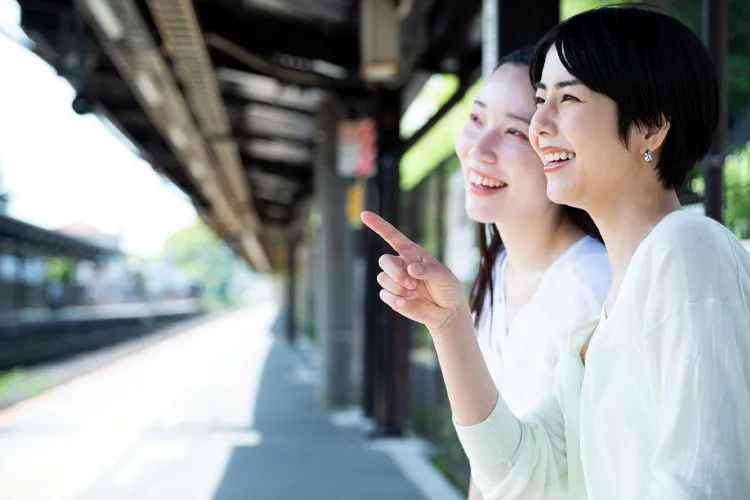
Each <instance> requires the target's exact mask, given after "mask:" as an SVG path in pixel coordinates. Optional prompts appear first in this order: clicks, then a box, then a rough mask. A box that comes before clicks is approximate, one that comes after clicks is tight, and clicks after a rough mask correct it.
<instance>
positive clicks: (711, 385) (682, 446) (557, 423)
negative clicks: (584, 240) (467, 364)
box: [456, 211, 750, 500]
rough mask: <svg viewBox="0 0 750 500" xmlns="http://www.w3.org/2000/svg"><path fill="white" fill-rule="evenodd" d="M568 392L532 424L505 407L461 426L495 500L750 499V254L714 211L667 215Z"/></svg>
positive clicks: (570, 357) (570, 356)
mask: <svg viewBox="0 0 750 500" xmlns="http://www.w3.org/2000/svg"><path fill="white" fill-rule="evenodd" d="M592 332H595V333H594V335H593V337H592V340H591V342H590V344H589V349H588V351H587V354H586V367H585V369H584V366H583V365H582V363H581V357H580V350H581V348H582V346H583V344H584V343H585V341H586V339H587V338H588V336H589V335H590V334H591V333H592ZM556 382H557V383H556V387H557V389H556V396H551V397H550V398H548V399H546V400H545V401H544V402H543V403H542V404H541V405H540V406H539V407H537V408H536V409H535V410H534V411H533V412H531V413H529V414H527V415H526V416H525V417H524V418H523V419H521V420H518V419H516V418H515V417H514V416H513V415H512V413H510V411H509V410H508V408H507V406H506V405H505V404H504V403H503V401H502V399H499V400H498V404H497V406H496V407H495V410H494V411H493V412H492V414H491V415H490V416H489V417H488V418H487V420H485V421H484V422H482V423H480V424H477V425H474V426H469V427H462V426H458V425H457V426H456V428H457V431H458V435H459V438H460V439H461V442H462V443H463V446H464V449H465V450H466V453H467V455H468V456H469V460H470V462H471V466H472V473H473V474H474V480H475V482H476V483H477V486H478V487H479V488H480V490H481V491H482V493H483V495H484V498H485V499H486V500H493V499H500V498H503V499H516V498H543V499H549V498H573V499H579V498H591V499H593V500H620V499H622V500H626V499H627V500H636V499H637V500H643V499H652V500H671V499H678V498H679V499H689V500H693V499H695V500H697V499H708V498H710V499H712V500H714V499H739V498H750V256H749V255H748V253H747V251H745V250H744V248H743V247H742V245H741V244H740V243H739V241H737V239H736V238H735V237H734V236H733V235H732V234H731V233H730V232H729V231H728V230H727V229H726V228H724V227H723V226H721V225H719V224H718V223H716V222H714V221H712V220H710V219H708V218H706V217H703V216H701V215H697V214H692V213H689V212H685V211H680V212H675V213H672V214H670V215H669V216H667V217H666V218H664V219H663V220H662V221H661V222H660V223H659V224H658V225H657V226H656V228H655V229H654V230H653V231H652V232H651V233H650V234H649V235H648V237H647V238H646V239H645V240H644V241H643V242H642V243H641V245H640V246H639V247H638V250H637V251H636V252H635V254H634V255H633V258H632V260H631V263H630V266H629V267H628V270H627V273H626V276H625V278H624V281H623V284H622V287H621V290H620V294H619V297H618V299H617V302H616V304H615V306H614V308H613V309H612V311H611V314H610V316H609V317H607V318H605V317H603V315H602V318H601V319H600V320H598V321H593V322H592V323H591V324H589V325H586V326H584V327H581V328H580V329H579V330H577V331H576V332H575V333H574V334H573V335H572V337H571V342H570V344H569V349H568V352H567V354H566V356H565V357H563V358H562V359H561V362H560V364H559V366H558V373H557V381H556Z"/></svg>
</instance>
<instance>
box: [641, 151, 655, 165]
mask: <svg viewBox="0 0 750 500" xmlns="http://www.w3.org/2000/svg"><path fill="white" fill-rule="evenodd" d="M643 159H644V160H646V162H647V163H651V162H652V161H654V157H653V156H651V151H649V150H648V149H647V150H646V154H644V155H643Z"/></svg>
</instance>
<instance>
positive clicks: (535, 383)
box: [477, 236, 612, 415]
mask: <svg viewBox="0 0 750 500" xmlns="http://www.w3.org/2000/svg"><path fill="white" fill-rule="evenodd" d="M507 262H508V260H507V258H506V254H505V253H504V252H503V253H501V254H500V255H499V256H498V259H497V263H496V265H495V269H494V272H493V274H494V276H493V278H494V279H493V281H494V286H493V288H494V293H493V294H492V308H490V307H489V304H490V300H489V299H490V297H489V293H488V294H487V297H486V300H485V307H484V309H483V312H482V317H481V318H480V322H479V324H478V325H477V340H478V341H479V347H480V348H481V350H482V355H483V357H484V361H485V363H486V364H487V368H489V371H490V374H491V375H492V378H493V380H494V381H495V385H496V386H497V389H498V391H500V393H501V394H502V395H503V399H505V402H506V403H507V404H508V406H509V407H510V409H511V411H513V413H515V414H516V415H521V414H523V413H525V412H527V411H529V410H532V409H533V408H535V407H536V406H537V404H539V402H541V401H542V400H543V399H544V398H545V397H547V396H549V395H550V394H551V393H552V392H553V391H554V387H555V367H556V365H557V362H558V360H559V359H560V355H561V353H562V352H563V351H564V349H565V348H566V347H567V345H568V339H569V337H570V334H571V333H572V332H573V330H575V328H576V327H578V326H579V325H581V324H582V323H585V322H587V321H591V320H592V319H595V318H596V317H597V316H598V315H599V312H600V311H601V309H602V305H603V304H604V300H605V298H606V296H607V292H608V291H609V287H610V285H611V283H612V274H611V272H610V269H609V260H608V258H607V251H606V249H605V248H604V245H603V244H602V243H601V242H599V241H598V240H596V239H594V238H592V237H590V236H585V237H583V238H581V239H580V240H579V241H578V242H576V243H575V244H573V245H572V246H571V247H570V248H568V250H566V251H565V252H564V253H563V254H562V255H560V257H558V258H557V260H555V262H554V263H553V264H552V265H551V266H550V267H549V269H548V270H547V272H546V273H545V275H544V277H543V278H542V281H541V282H540V284H539V287H538V288H537V290H536V292H535V293H534V295H533V296H532V297H531V299H530V300H529V302H528V303H527V304H526V305H525V306H524V307H522V308H521V309H520V310H519V311H518V313H517V314H516V315H515V317H514V319H513V322H512V323H511V324H510V325H508V322H507V319H506V314H505V313H506V302H505V283H504V279H505V268H506V267H507Z"/></svg>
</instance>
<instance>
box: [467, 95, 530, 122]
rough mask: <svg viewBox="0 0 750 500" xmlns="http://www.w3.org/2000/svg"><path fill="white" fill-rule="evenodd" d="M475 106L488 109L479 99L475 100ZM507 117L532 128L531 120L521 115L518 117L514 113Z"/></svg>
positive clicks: (508, 114)
mask: <svg viewBox="0 0 750 500" xmlns="http://www.w3.org/2000/svg"><path fill="white" fill-rule="evenodd" d="M474 104H476V105H477V106H481V107H483V108H486V107H487V105H486V104H485V103H483V102H482V101H480V100H479V99H475V100H474ZM505 116H507V117H508V118H510V119H512V120H519V121H522V122H524V123H525V124H526V125H529V126H531V118H526V117H523V116H521V115H516V114H513V113H505Z"/></svg>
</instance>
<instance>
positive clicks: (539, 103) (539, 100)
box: [536, 96, 544, 106]
mask: <svg viewBox="0 0 750 500" xmlns="http://www.w3.org/2000/svg"><path fill="white" fill-rule="evenodd" d="M542 104H544V98H543V97H539V96H536V105H537V106H539V105H542Z"/></svg>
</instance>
